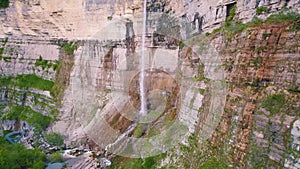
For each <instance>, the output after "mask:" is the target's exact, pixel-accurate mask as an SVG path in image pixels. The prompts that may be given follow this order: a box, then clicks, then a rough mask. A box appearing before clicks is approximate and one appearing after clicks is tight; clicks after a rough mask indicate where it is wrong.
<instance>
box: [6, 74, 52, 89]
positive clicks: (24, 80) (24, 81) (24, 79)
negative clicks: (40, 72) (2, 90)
mask: <svg viewBox="0 0 300 169" xmlns="http://www.w3.org/2000/svg"><path fill="white" fill-rule="evenodd" d="M53 84H54V82H52V81H50V80H45V79H43V78H40V77H38V76H36V75H34V74H28V75H18V76H17V77H12V76H10V77H0V85H1V86H7V85H11V86H18V87H21V88H35V89H40V90H44V91H51V90H52V87H53Z"/></svg>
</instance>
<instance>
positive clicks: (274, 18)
mask: <svg viewBox="0 0 300 169" xmlns="http://www.w3.org/2000/svg"><path fill="white" fill-rule="evenodd" d="M299 20H300V14H298V13H296V12H289V13H287V14H285V13H283V12H280V13H278V14H272V15H271V16H269V17H268V18H267V20H266V23H268V24H281V23H287V22H292V21H299ZM298 24H299V23H298Z"/></svg>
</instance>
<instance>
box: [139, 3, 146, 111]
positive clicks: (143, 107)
mask: <svg viewBox="0 0 300 169" xmlns="http://www.w3.org/2000/svg"><path fill="white" fill-rule="evenodd" d="M146 20H147V0H144V16H143V33H142V56H141V62H140V63H141V70H140V71H141V73H140V102H141V110H140V115H142V116H143V115H146V114H147V100H146V99H147V98H146V93H145V72H144V70H145V40H146Z"/></svg>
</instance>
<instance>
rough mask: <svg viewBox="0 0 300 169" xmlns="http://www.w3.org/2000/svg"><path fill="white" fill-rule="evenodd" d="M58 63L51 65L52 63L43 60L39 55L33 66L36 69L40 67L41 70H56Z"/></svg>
mask: <svg viewBox="0 0 300 169" xmlns="http://www.w3.org/2000/svg"><path fill="white" fill-rule="evenodd" d="M58 64H59V63H58V62H56V63H52V62H49V61H48V60H43V58H42V56H41V55H40V56H39V58H38V59H37V60H36V61H35V64H34V65H35V66H36V67H38V66H41V67H42V69H43V70H44V69H46V68H47V69H50V68H53V70H56V69H57V67H58Z"/></svg>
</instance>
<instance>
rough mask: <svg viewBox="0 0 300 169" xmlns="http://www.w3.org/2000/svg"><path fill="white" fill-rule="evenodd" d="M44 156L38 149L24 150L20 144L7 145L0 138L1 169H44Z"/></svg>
mask: <svg viewBox="0 0 300 169" xmlns="http://www.w3.org/2000/svg"><path fill="white" fill-rule="evenodd" d="M45 160H46V155H45V154H44V153H43V152H42V151H41V150H40V149H26V148H25V147H24V146H23V145H21V144H9V143H8V142H6V141H5V140H4V138H3V137H0V167H1V168H3V169H21V168H28V169H44V168H45V165H44V162H45Z"/></svg>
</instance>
